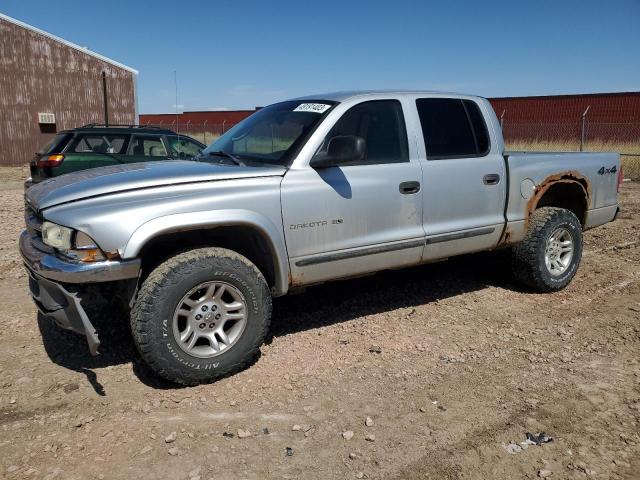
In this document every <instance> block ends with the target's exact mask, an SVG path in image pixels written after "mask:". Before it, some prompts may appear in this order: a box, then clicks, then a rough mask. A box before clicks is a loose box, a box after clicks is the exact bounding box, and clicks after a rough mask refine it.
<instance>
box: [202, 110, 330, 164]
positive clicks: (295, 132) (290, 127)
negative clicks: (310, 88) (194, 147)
mask: <svg viewBox="0 0 640 480" xmlns="http://www.w3.org/2000/svg"><path fill="white" fill-rule="evenodd" d="M335 104H336V102H330V101H326V100H307V101H303V100H293V101H288V102H282V103H276V104H274V105H270V106H268V107H265V108H263V109H261V110H258V111H257V112H256V113H254V114H253V115H251V116H250V117H248V118H246V119H245V120H243V121H242V122H240V123H239V124H237V125H236V126H235V127H233V128H232V129H231V130H229V131H228V132H227V133H225V134H224V135H222V136H221V137H220V138H218V139H217V140H216V141H215V142H213V143H212V144H211V145H209V146H208V147H207V148H206V149H205V150H204V151H203V152H202V153H203V155H202V157H201V158H200V159H201V160H204V161H206V160H208V157H209V153H211V154H212V155H215V152H224V153H225V154H231V155H233V156H234V157H236V158H239V159H241V160H246V161H248V162H256V163H269V164H274V165H288V163H289V162H290V160H291V158H290V157H291V154H292V153H295V152H296V151H297V149H298V147H299V146H300V145H301V144H302V143H304V142H305V141H306V139H307V137H308V136H309V134H310V133H311V132H312V131H313V129H314V128H315V127H316V126H317V125H318V124H319V123H320V120H322V119H323V118H324V117H325V115H326V114H327V113H328V112H329V111H330V110H331V108H332V107H333V106H334V105H335Z"/></svg>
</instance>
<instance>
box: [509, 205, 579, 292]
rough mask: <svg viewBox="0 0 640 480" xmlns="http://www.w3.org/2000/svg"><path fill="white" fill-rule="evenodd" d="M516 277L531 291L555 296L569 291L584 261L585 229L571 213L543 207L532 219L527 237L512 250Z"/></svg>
mask: <svg viewBox="0 0 640 480" xmlns="http://www.w3.org/2000/svg"><path fill="white" fill-rule="evenodd" d="M512 252H513V254H512V266H513V273H514V275H515V277H516V278H517V279H518V280H519V281H520V282H522V283H523V284H525V285H526V286H528V287H531V288H534V289H536V290H538V291H541V292H552V291H557V290H561V289H563V288H564V287H566V286H567V285H568V284H569V283H570V282H571V280H572V279H573V277H574V276H575V274H576V272H577V270H578V266H579V265H580V259H581V257H582V227H581V225H580V222H579V221H578V218H577V217H576V216H575V215H574V214H573V213H572V212H570V211H569V210H565V209H563V208H555V207H543V208H539V209H538V210H536V211H535V212H534V213H533V214H532V215H531V217H530V218H529V229H528V231H527V235H526V237H525V238H524V239H523V240H522V241H521V242H520V243H518V244H517V245H516V246H515V247H513V249H512Z"/></svg>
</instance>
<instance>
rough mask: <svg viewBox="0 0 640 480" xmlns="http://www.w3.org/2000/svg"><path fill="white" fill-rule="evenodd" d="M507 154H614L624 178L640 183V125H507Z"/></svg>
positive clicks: (591, 123) (505, 132)
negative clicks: (619, 157)
mask: <svg viewBox="0 0 640 480" xmlns="http://www.w3.org/2000/svg"><path fill="white" fill-rule="evenodd" d="M502 131H503V133H504V138H505V143H506V147H507V149H508V150H533V151H571V152H579V151H584V152H617V153H619V154H620V155H621V159H622V166H623V170H624V176H625V178H632V179H634V180H640V123H599V122H589V121H587V120H586V119H585V120H580V121H577V122H572V123H509V122H508V121H506V120H505V121H504V122H503V125H502Z"/></svg>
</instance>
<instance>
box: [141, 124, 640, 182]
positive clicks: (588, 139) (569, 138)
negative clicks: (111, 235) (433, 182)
mask: <svg viewBox="0 0 640 480" xmlns="http://www.w3.org/2000/svg"><path fill="white" fill-rule="evenodd" d="M149 126H154V127H159V128H168V129H169V130H173V131H174V132H177V133H180V134H183V135H188V136H190V137H193V138H195V139H196V140H199V141H200V142H202V143H204V144H206V145H209V144H210V143H211V142H213V141H214V140H215V139H216V138H218V137H219V136H220V135H222V134H223V133H224V132H226V131H227V130H229V129H230V128H231V127H233V126H234V124H232V123H206V122H205V123H190V122H187V123H176V122H175V121H174V122H167V123H158V124H149ZM502 131H503V134H504V138H505V143H506V147H507V149H508V150H531V151H568V152H579V151H584V152H617V153H620V155H621V158H622V165H623V169H624V176H625V177H626V178H632V179H634V180H640V122H639V123H599V122H588V121H586V120H585V121H582V120H579V121H576V122H565V123H510V122H508V121H506V120H505V121H504V122H503V125H502Z"/></svg>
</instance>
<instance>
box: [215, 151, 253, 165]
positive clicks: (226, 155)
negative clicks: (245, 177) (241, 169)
mask: <svg viewBox="0 0 640 480" xmlns="http://www.w3.org/2000/svg"><path fill="white" fill-rule="evenodd" d="M209 155H211V156H215V157H224V158H228V159H229V160H231V161H232V162H233V163H235V164H236V165H240V166H246V163H244V162H243V161H242V160H240V159H239V158H237V157H235V156H233V155H231V154H230V153H227V152H224V151H222V150H217V151H215V152H209Z"/></svg>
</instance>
